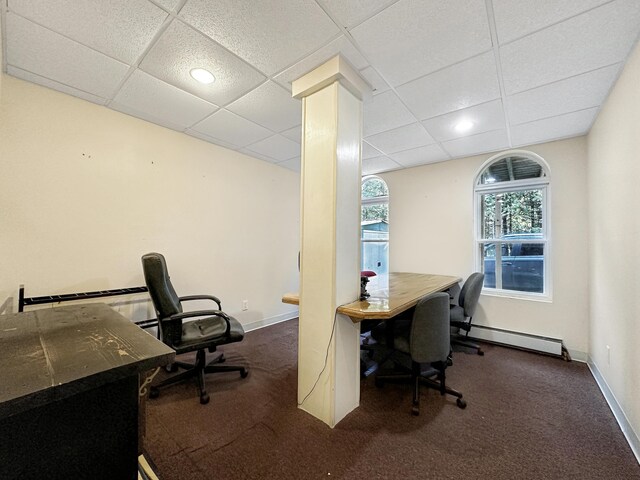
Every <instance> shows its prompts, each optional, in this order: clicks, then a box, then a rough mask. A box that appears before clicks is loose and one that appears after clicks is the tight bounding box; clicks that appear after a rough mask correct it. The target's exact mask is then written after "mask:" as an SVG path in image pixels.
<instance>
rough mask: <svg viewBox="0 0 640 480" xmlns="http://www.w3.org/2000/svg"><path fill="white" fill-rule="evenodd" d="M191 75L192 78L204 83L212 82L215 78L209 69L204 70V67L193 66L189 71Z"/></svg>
mask: <svg viewBox="0 0 640 480" xmlns="http://www.w3.org/2000/svg"><path fill="white" fill-rule="evenodd" d="M189 73H190V74H191V76H192V77H193V78H194V80H196V81H198V82H200V83H204V84H205V85H208V84H209V83H213V82H214V81H215V80H216V77H214V76H213V73H211V72H210V71H209V70H205V69H204V68H194V69H192V70H191V71H190V72H189Z"/></svg>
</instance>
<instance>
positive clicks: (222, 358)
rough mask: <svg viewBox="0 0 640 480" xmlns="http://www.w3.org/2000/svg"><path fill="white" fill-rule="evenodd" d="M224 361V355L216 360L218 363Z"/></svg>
mask: <svg viewBox="0 0 640 480" xmlns="http://www.w3.org/2000/svg"><path fill="white" fill-rule="evenodd" d="M226 361H227V359H226V358H225V357H224V355H220V358H219V359H218V363H224V362H226Z"/></svg>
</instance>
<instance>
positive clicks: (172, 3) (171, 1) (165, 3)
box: [153, 0, 180, 12]
mask: <svg viewBox="0 0 640 480" xmlns="http://www.w3.org/2000/svg"><path fill="white" fill-rule="evenodd" d="M153 1H154V2H156V3H157V4H158V5H160V6H161V7H164V8H165V9H167V10H169V11H170V12H172V11H173V9H174V8H176V5H177V4H178V2H179V1H180V0H153Z"/></svg>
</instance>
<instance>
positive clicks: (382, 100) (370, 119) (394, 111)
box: [363, 91, 415, 137]
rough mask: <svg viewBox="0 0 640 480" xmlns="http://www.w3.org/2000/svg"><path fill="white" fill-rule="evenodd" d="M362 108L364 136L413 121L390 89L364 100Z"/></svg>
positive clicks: (409, 113)
mask: <svg viewBox="0 0 640 480" xmlns="http://www.w3.org/2000/svg"><path fill="white" fill-rule="evenodd" d="M363 110H364V114H363V116H364V120H363V123H364V136H365V137H368V136H369V135H375V134H376V133H380V132H384V131H386V130H391V129H392V128H397V127H401V126H402V125H408V124H409V123H413V122H415V118H414V116H413V115H411V112H409V110H407V107H405V106H404V105H403V104H402V102H401V101H400V99H399V98H398V96H397V95H396V94H395V93H394V92H392V91H388V92H385V93H381V94H380V95H375V96H373V97H372V98H370V99H369V100H367V101H366V102H364V107H363Z"/></svg>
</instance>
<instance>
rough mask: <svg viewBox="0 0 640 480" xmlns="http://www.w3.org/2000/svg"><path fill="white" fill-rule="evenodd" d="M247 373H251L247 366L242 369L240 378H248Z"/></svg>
mask: <svg viewBox="0 0 640 480" xmlns="http://www.w3.org/2000/svg"><path fill="white" fill-rule="evenodd" d="M247 375H249V370H247V369H246V368H243V369H242V370H240V378H247Z"/></svg>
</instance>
